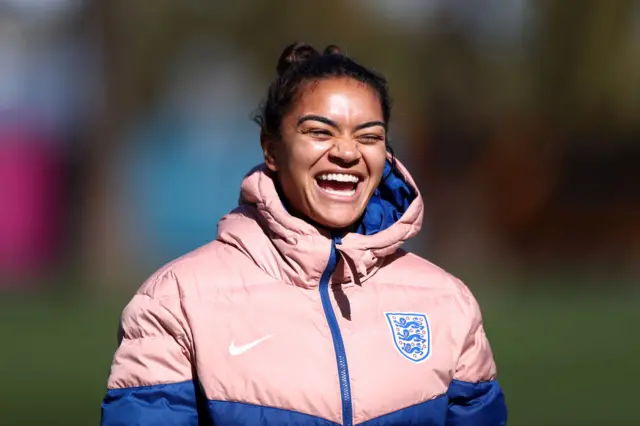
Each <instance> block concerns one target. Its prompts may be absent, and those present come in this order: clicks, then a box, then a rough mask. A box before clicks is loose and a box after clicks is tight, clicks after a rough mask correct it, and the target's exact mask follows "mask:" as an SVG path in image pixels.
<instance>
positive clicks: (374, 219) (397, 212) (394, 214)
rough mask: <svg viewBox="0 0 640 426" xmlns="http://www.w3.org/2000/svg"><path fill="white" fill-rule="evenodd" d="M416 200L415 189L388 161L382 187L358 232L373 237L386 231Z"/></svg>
mask: <svg viewBox="0 0 640 426" xmlns="http://www.w3.org/2000/svg"><path fill="white" fill-rule="evenodd" d="M415 199H416V193H415V191H414V190H413V188H411V186H410V185H409V184H408V183H407V181H406V180H405V179H404V177H403V176H402V175H401V174H400V172H399V171H398V170H397V169H395V168H394V167H392V166H391V162H390V161H389V160H387V162H386V163H385V165H384V171H383V173H382V180H381V181H380V185H378V188H376V190H375V191H374V192H373V195H372V196H371V199H370V200H369V203H368V204H367V208H366V209H365V211H364V214H363V215H362V218H360V222H359V223H358V226H357V228H356V232H357V233H358V234H362V235H373V234H376V233H378V232H380V231H384V230H385V229H387V228H389V227H390V226H391V225H393V224H394V223H396V222H397V221H398V220H399V219H400V218H401V217H402V215H403V214H404V213H405V212H406V211H407V209H408V208H409V206H410V205H411V203H412V202H413V200H415Z"/></svg>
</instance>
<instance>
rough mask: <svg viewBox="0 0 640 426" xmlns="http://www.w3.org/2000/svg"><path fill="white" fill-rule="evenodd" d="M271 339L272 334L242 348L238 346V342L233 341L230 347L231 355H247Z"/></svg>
mask: <svg viewBox="0 0 640 426" xmlns="http://www.w3.org/2000/svg"><path fill="white" fill-rule="evenodd" d="M270 337H272V335H271V334H270V335H268V336H264V337H262V338H260V339H258V340H255V341H253V342H251V343H247V344H246V345H242V346H236V342H235V341H233V342H231V344H230V345H229V355H231V356H236V355H241V354H243V353H245V352H246V351H248V350H250V349H253V348H255V347H256V346H258V345H259V344H260V343H262V342H264V341H265V340H267V339H268V338H270Z"/></svg>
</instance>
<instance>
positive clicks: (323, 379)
mask: <svg viewBox="0 0 640 426" xmlns="http://www.w3.org/2000/svg"><path fill="white" fill-rule="evenodd" d="M277 71H278V76H277V78H276V79H275V80H274V82H273V83H272V84H271V86H270V87H269V90H268V94H267V98H266V101H265V103H264V105H263V106H262V108H261V110H260V112H259V113H258V115H257V117H256V121H257V122H258V123H259V124H260V126H261V137H260V142H261V146H262V151H263V154H264V164H262V165H259V166H258V167H256V168H255V169H253V170H252V171H251V172H250V173H249V174H248V175H247V176H246V178H245V180H244V182H243V183H242V187H241V197H240V205H239V206H238V207H237V208H236V209H235V210H234V211H232V212H231V213H229V214H228V215H227V216H226V217H225V218H223V219H222V220H221V221H220V223H219V225H218V236H217V238H216V240H215V241H214V242H212V243H210V244H208V245H206V246H204V247H201V248H200V249H198V250H196V251H194V252H192V253H189V254H187V255H185V256H183V257H181V258H179V259H177V260H175V261H173V262H171V263H170V264H168V265H166V266H165V267H163V268H161V269H160V270H159V271H157V272H156V273H154V274H153V275H152V276H151V277H150V278H149V279H148V280H147V281H146V282H145V283H144V284H143V285H142V287H141V288H140V290H139V291H138V293H137V294H136V295H135V296H134V298H133V300H132V301H131V302H130V303H129V305H128V306H127V307H126V308H125V310H124V313H123V315H122V324H121V330H122V333H121V342H120V345H119V348H118V350H117V352H116V354H115V358H114V362H113V366H112V369H111V374H110V376H109V381H108V391H107V395H106V396H105V399H104V401H103V404H102V424H103V425H104V426H114V425H132V424H135V425H178V424H180V425H194V426H195V425H202V424H213V425H302V424H304V425H349V426H351V425H355V424H358V425H369V426H370V425H380V426H382V425H384V426H393V425H401V424H402V425H431V426H472V425H473V426H498V425H504V424H506V407H505V403H504V397H503V394H502V390H501V388H500V386H499V385H498V382H497V381H496V367H495V363H494V361H493V356H492V353H491V349H490V346H489V343H488V340H487V337H486V335H485V332H484V328H483V326H482V318H481V315H480V309H479V307H478V304H477V303H476V300H475V299H474V297H473V295H472V294H471V293H470V291H469V290H468V288H467V287H466V286H465V285H464V284H463V283H461V282H460V281H459V280H457V279H456V278H454V277H452V276H451V275H449V274H447V273H446V272H445V271H443V270H441V269H439V268H438V267H436V266H434V265H433V264H431V263H429V262H427V261H426V260H424V259H422V258H420V257H418V256H415V255H412V254H410V253H407V252H405V251H403V250H402V249H400V246H401V245H402V243H404V242H405V241H406V240H407V239H408V238H411V237H413V236H415V235H416V234H417V233H418V232H419V230H420V227H421V224H422V216H423V204H422V198H421V196H420V192H419V190H418V188H417V187H416V185H415V183H414V182H413V179H412V178H411V176H410V175H409V173H408V172H407V170H406V169H405V168H404V167H403V166H402V164H400V163H399V162H397V161H396V159H395V157H394V156H393V154H392V152H390V149H389V146H388V141H387V131H388V127H389V119H390V102H389V94H388V91H387V84H386V81H385V79H384V78H383V77H381V76H379V75H377V74H376V73H374V72H372V71H370V70H369V69H367V68H365V67H363V66H362V65H360V64H358V63H357V62H355V61H353V60H352V59H350V58H348V57H347V56H345V55H343V54H342V53H341V52H340V50H339V49H338V48H337V47H335V46H330V47H328V48H327V49H325V51H324V52H323V53H319V52H317V51H316V50H315V49H313V48H312V47H311V46H308V45H305V44H293V45H291V46H289V47H287V48H286V49H285V50H284V52H283V53H282V55H281V57H280V60H279V61H278V66H277Z"/></svg>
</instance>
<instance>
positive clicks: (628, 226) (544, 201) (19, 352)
mask: <svg viewBox="0 0 640 426" xmlns="http://www.w3.org/2000/svg"><path fill="white" fill-rule="evenodd" d="M296 40H301V41H307V42H309V43H312V44H314V45H316V46H317V47H318V48H322V47H324V46H325V45H327V44H333V43H335V44H338V45H339V46H341V47H342V48H343V49H344V50H346V51H347V52H348V53H349V54H350V55H351V56H353V57H354V58H356V59H357V60H359V61H361V62H363V63H364V64H366V65H369V66H371V67H373V68H375V69H377V70H379V71H381V72H382V73H383V74H385V75H386V76H387V77H388V79H389V81H390V85H391V89H392V93H393V96H394V108H395V112H394V115H393V118H392V120H393V122H392V135H393V144H394V148H395V150H396V153H397V154H398V156H399V158H400V159H401V160H402V161H403V162H404V163H406V164H407V165H408V167H409V168H410V170H411V171H412V173H413V174H414V177H415V178H416V180H417V182H418V184H419V186H420V189H421V191H422V192H423V195H424V197H425V203H426V218H425V225H424V229H423V232H422V234H421V236H420V237H419V238H417V239H416V240H415V241H412V242H410V243H409V244H408V245H407V246H408V248H410V249H411V250H413V251H415V252H417V253H419V254H421V255H424V256H426V257H427V258H429V259H430V260H432V261H434V262H435V263H437V264H439V265H441V266H443V267H445V268H446V269H448V270H449V271H451V272H452V273H454V274H455V275H458V276H459V277H461V278H462V279H464V280H465V282H467V283H468V284H469V286H470V287H471V289H472V290H473V291H474V293H476V294H477V295H478V298H479V299H480V301H481V304H482V306H483V311H484V315H485V317H486V322H487V330H488V333H489V336H490V339H491V341H492V344H493V346H494V351H495V353H496V358H497V360H498V365H499V369H500V375H501V380H502V381H503V383H504V387H505V390H506V392H507V398H508V402H509V404H510V407H511V413H512V415H511V421H510V423H509V424H510V425H514V426H517V425H532V426H533V425H594V426H596V425H609V424H618V425H623V424H629V425H632V424H640V416H639V415H638V412H637V410H635V409H634V399H633V397H634V396H635V392H634V389H635V387H634V386H635V382H636V380H637V379H640V377H638V376H640V373H639V372H638V368H636V367H635V360H636V359H637V357H638V355H640V342H639V339H638V337H637V335H638V333H636V332H634V326H635V325H636V324H638V323H639V320H640V313H639V312H640V311H639V309H638V308H639V307H640V303H638V302H639V300H640V298H639V297H638V296H639V295H638V283H639V280H638V279H639V277H640V268H639V265H640V262H639V260H640V225H639V223H640V221H639V220H638V218H639V217H640V190H639V189H638V188H640V173H639V172H638V166H639V165H640V145H639V144H638V139H639V138H640V2H638V1H634V0H615V1H610V2H605V1H596V0H582V1H577V0H565V1H552V0H510V1H508V2H505V1H498V0H484V1H481V2H480V1H473V0H429V1H426V0H349V1H338V0H326V1H322V2H312V1H309V2H300V1H291V0H282V1H279V2H269V1H264V0H252V1H248V0H236V1H235V2H226V3H224V2H210V1H203V0H182V1H177V0H154V1H153V2H150V1H142V0H128V1H124V0H109V1H99V0H50V1H47V2H39V1H37V0H0V207H1V208H0V317H1V318H2V322H1V323H0V331H1V332H2V335H3V336H4V342H5V344H3V345H2V347H3V349H4V350H3V351H0V377H2V378H3V383H5V384H6V386H4V387H3V388H4V391H3V393H2V394H0V401H1V402H0V424H2V425H4V424H8V425H14V424H15V425H28V424H42V423H46V424H52V425H57V424H60V425H75V424H78V425H80V424H90V423H94V424H95V423H97V422H98V419H99V404H100V399H101V397H102V394H103V392H104V385H105V382H106V376H107V374H108V368H109V363H110V360H111V356H112V354H113V351H114V349H115V343H116V340H115V335H116V325H117V320H118V316H119V314H120V311H121V310H122V308H123V306H124V304H125V303H126V301H127V300H128V299H129V298H130V297H131V294H132V292H133V291H134V290H135V289H136V288H137V286H138V285H139V284H140V283H141V281H142V280H143V279H144V278H145V277H146V276H147V275H149V274H150V273H151V272H153V270H155V269H157V268H158V267H159V266H161V265H162V264H163V263H165V262H167V261H169V260H171V259H172V258H173V257H175V256H178V255H180V254H182V253H184V252H186V251H188V250H191V249H193V248H196V247H197V246H199V245H201V244H204V243H206V242H208V241H211V240H212V239H213V238H215V230H216V222H217V220H218V219H219V218H220V217H221V216H222V215H223V214H224V213H225V212H227V211H228V210H230V209H231V208H233V206H234V205H235V203H236V202H237V197H238V191H239V183H240V181H241V179H242V176H243V175H244V173H245V172H246V171H248V170H249V168H250V167H251V166H253V165H254V164H256V163H258V162H259V161H261V158H260V152H259V148H258V146H259V145H258V129H257V127H256V126H255V125H254V124H253V123H252V122H251V120H250V115H251V113H252V111H253V110H254V109H255V108H256V107H257V105H258V103H259V102H260V100H261V98H262V97H263V95H264V94H265V91H266V87H267V84H268V83H269V81H270V80H271V79H272V78H273V77H274V74H275V63H276V60H277V58H278V55H279V54H280V51H281V50H282V48H283V47H284V46H285V45H286V44H288V43H290V42H292V41H296Z"/></svg>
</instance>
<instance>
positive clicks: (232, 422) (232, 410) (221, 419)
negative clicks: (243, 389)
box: [209, 401, 338, 426]
mask: <svg viewBox="0 0 640 426" xmlns="http://www.w3.org/2000/svg"><path fill="white" fill-rule="evenodd" d="M209 410H210V413H211V416H212V418H213V424H214V425H216V426H217V425H223V426H272V425H287V426H338V424H337V423H333V422H330V421H329V420H325V419H321V418H319V417H315V416H310V415H308V414H302V413H299V412H296V411H289V410H285V409H282V408H271V407H264V406H261V405H253V404H244V403H242V402H227V401H209Z"/></svg>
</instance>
